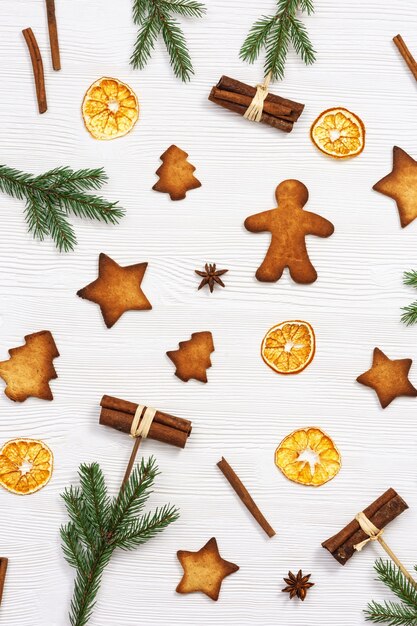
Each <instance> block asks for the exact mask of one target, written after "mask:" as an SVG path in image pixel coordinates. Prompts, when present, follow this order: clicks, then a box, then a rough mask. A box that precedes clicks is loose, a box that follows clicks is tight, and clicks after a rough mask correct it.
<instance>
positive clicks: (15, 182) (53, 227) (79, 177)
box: [0, 165, 124, 252]
mask: <svg viewBox="0 0 417 626" xmlns="http://www.w3.org/2000/svg"><path fill="white" fill-rule="evenodd" d="M106 180H107V176H106V174H105V173H104V171H103V169H101V168H98V169H81V170H77V171H74V170H72V169H70V168H69V167H58V168H55V169H53V170H49V171H48V172H46V173H45V174H41V175H40V176H33V175H32V174H27V173H25V172H20V171H19V170H15V169H12V168H10V167H7V166H6V165H0V191H2V192H4V193H5V194H7V195H9V196H12V197H13V198H17V199H19V200H26V207H25V219H26V223H27V226H28V230H29V232H30V233H32V234H33V236H34V237H35V238H36V239H39V240H40V241H43V240H44V239H45V237H46V236H48V235H49V236H50V237H52V239H53V240H54V242H55V244H56V246H57V248H58V250H59V251H65V252H68V251H69V250H73V249H74V247H75V245H76V237H75V233H74V230H73V228H72V226H71V224H70V223H69V221H68V216H69V215H71V214H73V215H76V216H78V217H83V218H88V219H92V220H100V221H102V222H106V223H110V224H116V223H117V222H118V221H119V219H120V218H121V217H123V215H124V211H123V209H121V208H119V207H118V206H117V202H108V201H107V200H104V199H103V198H101V197H99V196H96V195H93V194H88V193H86V191H89V190H96V189H100V187H101V186H102V185H103V184H104V183H105V182H106Z"/></svg>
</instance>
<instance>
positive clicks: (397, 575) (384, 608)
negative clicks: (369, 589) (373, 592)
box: [365, 559, 417, 626]
mask: <svg viewBox="0 0 417 626" xmlns="http://www.w3.org/2000/svg"><path fill="white" fill-rule="evenodd" d="M414 569H415V570H416V571H417V567H415V568H414ZM375 571H376V572H377V574H378V579H379V580H380V581H381V582H383V583H384V585H386V586H387V587H388V588H389V589H390V590H391V591H392V592H393V593H394V594H395V595H396V596H397V598H399V599H400V600H401V603H398V602H392V601H391V600H389V601H385V602H384V603H382V604H381V603H380V602H375V601H372V602H370V603H369V604H368V608H367V610H366V611H365V615H366V619H367V620H368V621H370V622H374V623H376V624H387V625H388V626H416V625H417V589H416V588H415V587H414V586H413V585H412V584H411V583H410V582H409V581H408V580H407V578H406V577H405V576H404V574H403V573H402V572H401V570H400V569H399V568H398V567H397V566H396V565H395V564H394V563H392V562H391V561H383V560H382V559H379V560H378V561H376V563H375Z"/></svg>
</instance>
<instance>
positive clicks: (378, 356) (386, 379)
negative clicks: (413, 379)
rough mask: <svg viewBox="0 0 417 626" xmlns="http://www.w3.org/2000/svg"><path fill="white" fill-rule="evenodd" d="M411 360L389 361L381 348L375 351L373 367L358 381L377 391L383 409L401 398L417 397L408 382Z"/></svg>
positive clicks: (416, 390) (413, 388) (416, 392)
mask: <svg viewBox="0 0 417 626" xmlns="http://www.w3.org/2000/svg"><path fill="white" fill-rule="evenodd" d="M412 362H413V361H412V360H411V359H397V360H391V359H389V358H388V357H387V356H386V355H385V354H384V353H383V352H382V350H380V349H379V348H375V349H374V355H373V360H372V367H371V369H370V370H368V371H367V372H365V373H364V374H361V375H360V376H358V378H357V379H356V380H357V381H358V383H361V385H366V386H367V387H372V389H374V390H375V392H376V394H377V396H378V399H379V401H380V403H381V406H382V408H383V409H385V408H386V407H387V406H388V405H389V404H390V403H391V402H392V401H393V400H394V399H395V398H398V397H399V396H412V397H415V396H417V389H415V387H413V385H412V384H411V383H410V381H409V380H408V372H409V371H410V367H411V364H412Z"/></svg>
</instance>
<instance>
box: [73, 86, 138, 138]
mask: <svg viewBox="0 0 417 626" xmlns="http://www.w3.org/2000/svg"><path fill="white" fill-rule="evenodd" d="M82 113H83V118H84V123H85V125H86V128H87V130H88V132H89V133H90V135H92V136H93V137H94V139H116V138H117V137H123V135H126V134H127V133H128V132H129V131H130V130H132V128H133V126H134V125H135V124H136V122H137V120H138V117H139V104H138V100H137V98H136V94H135V93H134V92H133V91H132V89H131V88H130V87H129V86H128V85H125V84H124V83H122V82H120V80H116V79H115V78H100V79H99V80H97V81H96V82H95V83H93V84H92V85H91V87H90V88H89V89H88V91H87V93H86V94H85V96H84V100H83V105H82Z"/></svg>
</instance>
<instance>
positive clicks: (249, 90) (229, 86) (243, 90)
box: [216, 76, 304, 122]
mask: <svg viewBox="0 0 417 626" xmlns="http://www.w3.org/2000/svg"><path fill="white" fill-rule="evenodd" d="M216 88H217V89H223V90H225V91H232V92H234V93H239V94H241V95H243V96H249V97H250V98H253V96H254V95H255V94H256V87H252V85H247V84H246V83H242V82H241V81H240V80H236V79H234V78H230V76H222V77H221V78H220V80H219V82H218V83H217V85H216ZM265 102H272V103H274V104H280V105H282V106H284V107H288V108H290V109H291V111H292V116H291V121H293V122H296V121H297V120H298V118H299V117H300V115H301V113H302V112H303V110H304V104H300V102H295V101H294V100H289V99H288V98H282V97H281V96H277V95H276V94H273V93H268V95H267V97H266V99H265Z"/></svg>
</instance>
